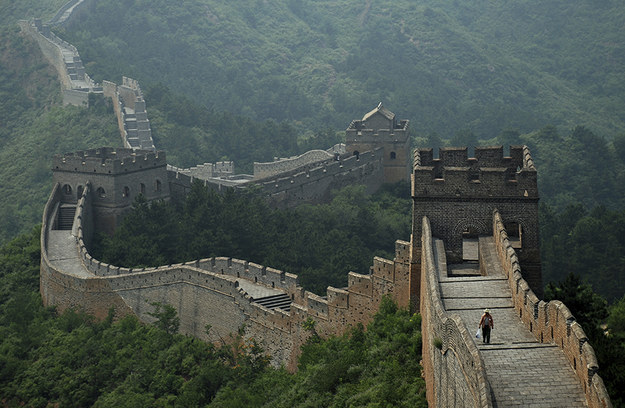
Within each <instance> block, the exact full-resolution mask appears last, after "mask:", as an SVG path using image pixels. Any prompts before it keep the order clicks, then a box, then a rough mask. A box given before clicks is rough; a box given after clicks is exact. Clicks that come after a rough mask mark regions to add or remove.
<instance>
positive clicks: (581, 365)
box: [493, 211, 611, 408]
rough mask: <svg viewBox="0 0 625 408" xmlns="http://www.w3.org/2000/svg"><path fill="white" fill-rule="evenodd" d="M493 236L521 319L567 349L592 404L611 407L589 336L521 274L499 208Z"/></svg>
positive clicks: (565, 310) (541, 338) (545, 339)
mask: <svg viewBox="0 0 625 408" xmlns="http://www.w3.org/2000/svg"><path fill="white" fill-rule="evenodd" d="M493 236H494V238H495V240H494V241H495V246H496V248H497V255H498V257H499V261H500V262H501V265H502V266H503V269H504V272H505V274H506V276H507V278H508V283H509V285H510V289H511V291H512V300H513V304H514V309H515V310H516V312H517V313H518V315H519V318H520V319H521V320H522V321H523V323H524V324H525V326H526V327H527V328H528V329H529V330H530V331H531V332H532V333H533V334H534V336H536V339H537V340H538V341H540V342H541V343H543V342H549V343H552V344H556V345H557V346H558V347H560V348H561V349H562V350H563V351H564V355H565V356H566V358H567V360H568V361H569V363H570V364H571V367H573V370H574V371H575V374H576V375H577V378H578V379H579V381H580V384H581V385H582V387H583V389H584V392H585V394H586V401H587V403H588V406H589V407H593V408H594V407H597V408H599V407H610V406H611V403H610V398H609V396H608V393H607V391H606V389H605V386H604V384H603V380H602V379H601V377H600V376H599V375H598V374H597V371H598V370H599V366H598V364H597V358H596V356H595V352H594V350H593V348H592V346H591V345H590V344H589V343H588V337H587V336H586V334H585V333H584V330H583V329H582V327H581V326H580V324H579V323H577V322H576V321H575V317H574V316H573V315H572V314H571V312H570V310H569V309H568V308H567V307H566V306H565V305H564V304H563V303H562V302H560V301H557V300H554V301H551V302H545V301H542V300H539V299H538V297H537V296H536V295H535V294H534V292H533V291H532V289H530V286H529V285H528V283H527V282H526V281H525V279H524V278H523V275H522V274H521V266H520V263H519V259H518V257H517V255H516V252H515V250H514V248H512V245H511V244H510V240H509V239H508V234H507V232H506V229H505V227H504V224H503V221H502V217H501V215H500V214H499V212H498V211H494V212H493Z"/></svg>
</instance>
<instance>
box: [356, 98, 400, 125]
mask: <svg viewBox="0 0 625 408" xmlns="http://www.w3.org/2000/svg"><path fill="white" fill-rule="evenodd" d="M378 112H379V113H381V114H382V115H384V117H385V118H387V119H388V120H393V119H395V114H394V113H393V112H391V111H390V110H388V109H386V108H385V107H384V106H382V102H380V103H378V106H376V107H375V109H373V110H372V111H370V112H369V113H367V114H366V115H365V116H363V117H362V121H363V122H364V121H366V120H367V119H369V118H370V117H371V116H373V115H375V114H376V113H378Z"/></svg>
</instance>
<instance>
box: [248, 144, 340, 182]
mask: <svg viewBox="0 0 625 408" xmlns="http://www.w3.org/2000/svg"><path fill="white" fill-rule="evenodd" d="M333 158H334V155H333V154H331V153H328V152H326V151H325V150H310V151H308V152H306V153H304V154H301V155H299V156H296V157H290V158H287V159H279V160H276V161H272V162H268V163H258V162H254V178H255V179H262V178H267V177H272V176H276V175H278V174H280V173H284V172H287V171H292V170H295V169H300V168H301V167H302V166H306V165H309V164H312V163H317V162H320V161H324V160H330V159H333Z"/></svg>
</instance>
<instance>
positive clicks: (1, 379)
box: [0, 228, 427, 408]
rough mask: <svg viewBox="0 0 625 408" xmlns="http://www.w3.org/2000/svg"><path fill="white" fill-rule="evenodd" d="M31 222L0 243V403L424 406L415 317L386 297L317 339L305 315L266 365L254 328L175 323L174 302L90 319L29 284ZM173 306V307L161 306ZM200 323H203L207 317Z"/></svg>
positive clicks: (34, 239)
mask: <svg viewBox="0 0 625 408" xmlns="http://www.w3.org/2000/svg"><path fill="white" fill-rule="evenodd" d="M39 254H40V250H39V230H38V229H37V228H35V229H33V230H32V231H31V232H30V233H28V234H24V235H21V236H19V237H18V238H16V239H14V240H12V241H10V242H8V243H7V244H5V245H3V246H0V350H2V353H0V395H1V396H2V404H3V406H25V407H42V408H43V407H48V406H51V405H54V406H62V407H80V408H83V407H89V406H94V407H115V408H118V407H151V406H159V407H179V406H184V407H207V406H208V407H240V406H250V407H285V408H286V407H289V408H290V407H328V406H345V405H348V404H352V405H355V406H366V405H368V404H369V405H370V406H385V405H386V404H392V406H396V407H425V406H426V405H427V404H426V402H425V395H424V394H425V384H424V381H423V378H422V377H421V366H420V364H419V360H420V358H421V332H420V325H421V324H420V319H419V317H418V316H417V315H411V314H410V313H408V311H407V310H398V308H397V306H396V305H394V304H393V303H392V301H390V300H389V299H385V300H384V301H383V302H382V307H381V308H380V311H379V313H378V314H377V315H376V316H375V318H374V320H373V322H372V323H371V324H370V325H369V327H368V330H367V331H366V332H365V331H364V330H363V329H364V328H363V327H362V326H360V327H356V328H355V329H354V330H353V331H352V332H351V333H347V334H345V335H344V336H341V337H336V338H333V339H330V340H328V341H322V340H321V339H320V338H319V337H318V336H317V335H316V333H315V331H314V325H313V326H311V327H310V330H311V336H310V340H309V341H308V343H306V345H305V346H304V348H303V350H302V357H301V360H300V364H299V371H298V373H297V374H296V375H291V374H289V373H287V372H286V371H285V370H284V369H273V368H271V367H269V366H268V363H269V359H268V357H267V356H266V355H265V354H264V352H263V350H262V349H261V348H260V347H259V345H258V344H257V343H256V342H255V341H254V340H253V339H243V338H242V336H241V335H240V334H238V333H233V334H232V335H231V336H230V337H229V338H227V339H224V341H223V342H221V343H219V344H208V343H204V342H202V341H200V340H197V339H195V338H193V337H189V336H183V335H181V334H176V332H177V329H178V327H177V318H176V315H175V309H173V307H171V306H169V305H159V304H156V305H155V310H154V313H153V314H154V317H155V318H156V321H155V324H154V325H145V324H142V323H141V322H139V321H138V319H137V318H136V317H135V316H128V317H126V318H123V319H121V320H119V321H117V322H113V318H114V315H113V314H110V315H109V318H107V319H105V320H103V321H101V322H96V321H94V319H93V317H91V316H88V315H85V314H83V313H78V312H76V311H73V310H68V311H66V312H65V313H63V314H61V315H57V313H56V312H55V310H54V309H52V308H44V307H43V306H42V305H41V298H40V296H39V291H38V286H39ZM172 312H173V313H172ZM206 330H210V327H207V328H206Z"/></svg>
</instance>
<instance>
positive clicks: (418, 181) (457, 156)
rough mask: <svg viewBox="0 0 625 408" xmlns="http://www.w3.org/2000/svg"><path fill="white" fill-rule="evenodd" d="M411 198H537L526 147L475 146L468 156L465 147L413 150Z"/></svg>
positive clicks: (534, 169) (532, 171) (535, 176)
mask: <svg viewBox="0 0 625 408" xmlns="http://www.w3.org/2000/svg"><path fill="white" fill-rule="evenodd" d="M413 163H414V168H413V169H414V175H413V177H414V180H413V196H414V197H429V196H434V197H461V196H465V197H493V196H495V197H523V198H528V199H529V198H531V199H537V198H538V187H537V173H536V168H535V167H534V162H533V160H532V158H531V155H530V153H529V149H528V148H527V146H511V147H510V156H507V157H504V155H503V147H502V146H494V147H476V148H475V157H468V151H467V148H466V147H447V148H441V149H440V150H439V158H438V159H435V158H434V155H433V150H432V149H417V150H415V152H414V161H413Z"/></svg>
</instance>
